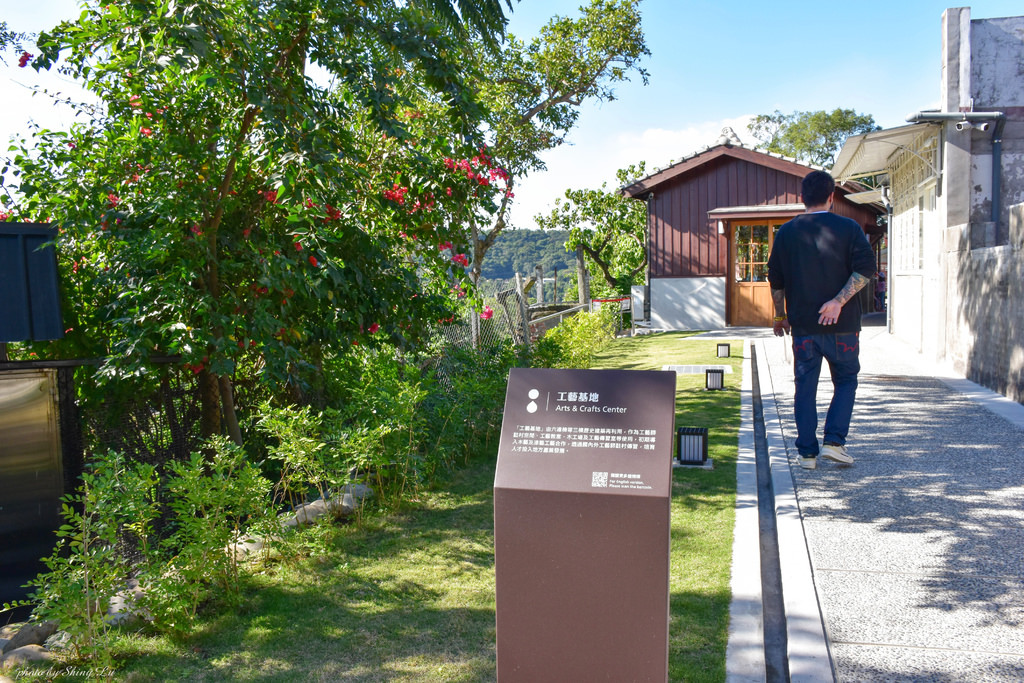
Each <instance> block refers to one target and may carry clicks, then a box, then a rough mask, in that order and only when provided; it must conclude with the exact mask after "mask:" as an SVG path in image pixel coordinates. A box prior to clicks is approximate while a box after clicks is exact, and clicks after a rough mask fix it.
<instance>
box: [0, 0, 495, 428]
mask: <svg viewBox="0 0 1024 683" xmlns="http://www.w3.org/2000/svg"><path fill="white" fill-rule="evenodd" d="M456 9H457V10H458V11H457V12H456ZM460 17H461V20H460ZM503 23H504V17H503V16H502V13H501V3H500V0H479V1H477V2H470V1H469V0H459V1H458V4H457V8H456V5H455V4H454V0H430V2H425V3H408V2H403V1H401V0H366V1H359V2H342V3H338V2H333V3H328V2H322V1H320V0H261V1H258V2H253V1H252V0H196V1H195V2H192V3H188V4H176V3H168V2H165V1H164V0H143V1H139V0H133V1H132V2H127V1H122V2H118V1H115V2H109V3H103V4H102V5H101V4H99V3H97V2H90V3H87V4H86V6H85V8H84V11H83V14H82V15H81V17H80V18H79V19H77V20H75V21H73V22H68V23H65V24H62V25H61V26H59V27H57V28H56V29H55V30H54V31H52V32H50V33H48V34H43V35H42V36H40V39H39V45H38V48H39V55H38V56H35V57H34V59H33V58H32V57H30V58H29V59H28V60H26V63H28V62H31V65H32V66H33V67H34V68H36V69H42V68H50V67H52V66H54V65H57V64H58V60H60V59H61V58H63V59H64V61H63V62H60V68H62V69H63V70H64V71H65V72H66V73H67V74H69V75H71V76H73V77H74V78H76V79H78V80H80V81H81V82H82V84H83V85H84V86H85V87H86V88H87V89H88V90H90V91H91V92H92V93H93V94H94V95H95V96H96V98H97V100H98V104H96V105H81V106H80V107H79V113H80V114H81V117H82V119H83V120H82V121H81V122H79V123H77V124H75V125H74V126H73V127H72V129H71V130H69V131H41V132H40V133H39V134H38V135H37V136H36V137H35V138H34V139H33V140H31V142H28V143H26V142H23V143H22V149H21V151H20V152H19V153H17V154H16V156H15V159H14V160H13V164H12V166H11V169H13V170H11V171H8V172H6V173H5V175H4V178H3V182H4V186H5V189H6V191H7V193H8V195H7V196H6V197H5V198H4V200H5V202H6V203H7V204H8V206H7V210H8V211H10V212H11V213H13V214H14V217H15V218H18V219H22V220H40V219H49V220H51V221H52V222H54V223H56V224H57V225H58V226H59V250H58V251H59V253H60V255H61V258H62V263H61V266H62V268H63V269H64V280H65V282H67V283H68V284H69V290H70V297H71V298H72V300H73V301H72V305H71V306H69V307H67V309H66V310H67V316H68V320H67V322H68V325H69V328H70V329H69V330H68V333H67V335H68V340H67V343H66V344H65V347H66V348H65V353H66V354H68V355H71V354H76V355H77V354H86V355H105V356H109V358H110V359H111V361H110V363H108V365H107V366H106V368H105V370H104V371H105V372H107V373H117V372H125V371H130V372H146V371H147V370H146V368H147V360H148V359H149V358H150V357H152V356H156V355H177V356H180V358H181V362H182V364H183V365H184V367H185V368H186V369H187V370H188V371H191V372H192V373H194V374H195V375H196V376H197V379H198V381H199V386H200V392H201V397H202V405H203V424H202V432H203V434H204V435H211V434H214V433H217V432H220V431H221V430H222V429H223V428H224V427H226V428H227V430H228V431H229V433H231V435H232V436H233V437H234V438H235V440H236V441H240V440H241V433H240V430H239V427H238V422H237V419H236V417H235V409H234V399H233V390H232V381H231V378H232V377H233V376H236V375H237V374H238V373H239V372H243V371H244V372H247V373H250V374H251V375H253V376H259V377H261V378H264V379H267V380H270V381H274V382H277V383H279V385H287V384H294V383H296V382H298V381H299V378H300V377H301V375H302V372H303V371H304V369H305V370H308V369H310V368H315V367H316V365H317V361H318V356H319V357H322V356H323V354H325V353H338V352H343V351H344V349H345V348H346V347H347V346H348V345H350V344H356V343H372V341H373V338H374V336H375V335H384V336H387V337H388V338H390V339H392V340H395V341H398V342H401V341H402V340H408V339H412V338H415V337H416V336H417V335H418V334H420V333H421V332H423V330H424V322H425V321H432V320H435V319H437V318H441V317H444V316H445V315H449V314H450V310H451V305H452V301H453V300H454V296H453V293H452V288H453V286H454V287H455V289H456V290H458V289H459V285H458V282H457V280H458V278H459V276H460V275H461V274H462V270H461V269H460V268H458V267H457V266H458V263H457V262H456V263H453V260H455V259H454V258H453V257H454V254H453V253H451V251H450V250H448V251H446V250H444V249H441V248H439V245H441V244H444V243H450V242H455V243H465V241H466V239H465V235H464V232H463V230H464V228H463V226H464V224H465V222H466V221H465V218H464V216H465V214H466V211H467V210H468V211H473V208H472V207H471V206H470V207H469V208H468V209H467V203H466V200H467V199H469V198H470V197H472V196H473V195H472V194H471V193H469V192H467V190H466V187H465V185H464V184H463V185H452V184H446V183H445V182H444V178H443V177H442V174H439V173H437V171H438V170H439V169H440V168H443V160H444V159H446V158H450V159H460V160H461V159H463V158H470V157H473V156H478V155H479V154H480V152H479V151H478V149H477V144H476V143H475V140H474V135H475V133H476V130H477V128H478V121H479V120H480V118H481V116H482V110H481V109H480V108H479V106H478V105H477V103H476V102H475V101H474V100H473V98H471V97H469V96H468V95H467V92H468V90H467V88H466V87H465V84H464V80H465V69H464V67H463V65H462V64H460V62H459V60H458V59H457V58H456V57H457V55H458V54H460V53H461V45H462V43H463V42H465V41H466V40H467V39H468V38H467V36H471V35H475V36H476V37H477V38H478V39H483V38H487V39H488V40H490V41H492V42H493V40H494V35H495V33H497V32H498V31H499V30H500V28H501V27H502V26H503ZM311 65H315V66H317V67H318V68H319V69H320V70H322V72H323V73H324V74H326V75H325V76H323V77H322V78H321V79H319V82H318V81H314V80H313V79H311V78H310V76H309V73H308V72H309V69H310V66H311ZM328 81H329V83H328V84H326V85H325V84H321V82H328ZM426 105H429V106H430V107H432V112H431V116H432V118H433V119H434V120H435V121H439V120H442V119H443V122H444V123H443V125H440V124H438V125H434V126H427V125H421V121H420V116H419V114H422V111H423V108H424V106H426ZM422 118H424V119H426V118H427V117H425V116H424V117H422ZM470 150H472V151H470ZM15 177H16V179H15ZM421 179H422V182H417V181H419V180H421ZM12 184H13V187H12ZM474 189H475V188H474ZM449 190H450V191H449ZM222 415H223V416H224V424H222V421H221V416H222Z"/></svg>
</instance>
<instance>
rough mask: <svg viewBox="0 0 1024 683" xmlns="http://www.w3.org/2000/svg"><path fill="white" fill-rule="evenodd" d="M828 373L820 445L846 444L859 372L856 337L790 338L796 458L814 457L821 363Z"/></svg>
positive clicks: (841, 335)
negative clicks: (828, 399) (824, 362)
mask: <svg viewBox="0 0 1024 683" xmlns="http://www.w3.org/2000/svg"><path fill="white" fill-rule="evenodd" d="M822 358H824V359H825V360H827V361H828V367H829V369H830V370H831V371H832V402H831V403H830V404H829V407H828V414H827V415H826V416H825V439H824V443H835V444H839V445H841V446H842V445H844V444H846V434H847V432H849V431H850V418H851V417H852V416H853V402H854V399H856V397H857V374H858V373H859V372H860V334H859V333H857V332H850V333H848V334H812V335H809V336H796V335H794V336H793V374H794V380H795V383H796V390H795V393H794V394H793V410H794V413H795V417H796V433H797V437H796V449H797V451H798V452H799V453H800V455H803V456H808V455H817V454H818V436H817V432H818V406H817V404H816V402H815V398H816V397H817V394H818V378H819V377H820V376H821V359H822Z"/></svg>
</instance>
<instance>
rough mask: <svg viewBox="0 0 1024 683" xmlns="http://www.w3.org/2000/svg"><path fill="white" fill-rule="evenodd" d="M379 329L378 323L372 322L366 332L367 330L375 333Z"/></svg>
mask: <svg viewBox="0 0 1024 683" xmlns="http://www.w3.org/2000/svg"><path fill="white" fill-rule="evenodd" d="M379 329H380V325H378V324H377V323H374V324H372V325H370V327H369V329H368V330H367V332H369V333H370V334H377V330H379Z"/></svg>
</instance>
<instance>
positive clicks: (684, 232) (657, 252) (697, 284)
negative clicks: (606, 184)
mask: <svg viewBox="0 0 1024 683" xmlns="http://www.w3.org/2000/svg"><path fill="white" fill-rule="evenodd" d="M812 170H815V169H814V167H811V166H807V165H804V164H801V163H798V162H796V161H794V160H792V159H788V158H785V157H782V156H780V155H777V154H770V153H767V152H761V151H757V150H754V149H751V148H749V147H745V146H744V145H743V144H742V143H741V142H740V140H739V139H738V138H737V137H736V135H735V133H733V131H732V130H731V129H728V128H727V129H725V130H724V131H723V132H722V136H721V138H719V141H718V144H716V145H715V146H713V147H709V148H707V149H705V150H703V151H701V152H698V153H696V154H693V155H691V156H688V157H686V158H684V159H682V160H680V161H678V162H676V163H673V164H672V165H670V166H668V167H667V168H663V169H661V170H659V171H657V172H655V173H653V174H652V175H649V176H647V177H646V178H642V179H640V180H637V181H635V182H634V183H632V184H630V185H627V186H626V187H624V188H622V192H623V193H624V194H625V195H626V196H628V197H632V198H634V199H638V200H643V201H646V202H647V227H648V237H647V248H648V250H649V265H648V281H647V285H646V287H645V292H644V308H645V311H647V312H648V315H647V316H645V317H647V319H648V320H650V323H651V326H652V327H654V328H660V329H677V330H678V329H716V328H722V327H725V326H727V325H735V326H771V320H772V315H773V310H772V304H771V294H770V291H769V288H768V281H767V261H768V254H769V253H770V251H771V247H772V241H773V239H774V237H775V232H776V231H777V230H778V228H779V226H780V225H782V224H783V223H785V222H786V221H787V220H789V219H790V218H792V217H793V216H796V215H797V214H799V213H803V211H804V205H803V204H802V203H801V202H800V181H801V180H802V179H803V178H804V176H806V175H807V174H808V173H810V172H811V171H812ZM862 189H864V188H863V187H862V186H859V185H856V184H852V185H846V186H843V187H841V188H839V189H838V191H837V199H836V203H835V206H834V208H833V211H835V213H837V214H839V215H842V216H847V217H849V218H852V219H854V220H856V221H857V222H858V223H859V224H860V225H862V226H864V229H865V232H867V233H869V237H871V238H872V242H879V241H880V240H879V239H878V238H879V237H880V236H881V235H884V233H885V227H884V225H883V226H882V227H879V225H878V224H879V222H880V221H879V220H878V216H879V215H883V214H884V210H883V209H882V208H881V206H880V205H875V204H859V203H856V201H854V200H855V199H857V198H858V197H857V195H854V196H853V199H851V198H850V195H851V193H854V192H857V191H858V190H862ZM869 310H870V309H869Z"/></svg>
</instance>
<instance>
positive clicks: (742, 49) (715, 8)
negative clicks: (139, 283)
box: [0, 0, 1024, 227]
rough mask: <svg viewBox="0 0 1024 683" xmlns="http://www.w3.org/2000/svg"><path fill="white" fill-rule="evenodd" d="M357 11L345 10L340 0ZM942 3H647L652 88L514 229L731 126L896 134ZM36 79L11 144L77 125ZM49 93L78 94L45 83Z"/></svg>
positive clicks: (918, 105)
mask: <svg viewBox="0 0 1024 683" xmlns="http://www.w3.org/2000/svg"><path fill="white" fill-rule="evenodd" d="M342 1H345V0H342ZM583 2H584V0H522V1H521V2H517V3H515V4H514V11H513V13H512V20H511V23H510V26H509V32H510V33H513V34H514V35H516V36H517V37H519V38H523V39H526V38H529V37H531V36H533V35H535V34H536V33H537V32H538V31H539V29H540V28H541V27H542V26H543V25H544V24H545V23H547V21H549V20H550V18H551V17H552V16H554V15H556V14H557V15H562V16H575V15H576V14H577V13H578V7H579V6H580V5H581V4H583ZM3 4H4V5H5V7H4V11H3V14H2V18H3V20H4V21H6V22H7V23H8V25H9V27H10V28H12V29H14V30H20V31H32V32H37V31H39V30H43V29H46V28H49V27H51V26H53V25H54V24H56V23H57V22H58V21H60V20H61V19H64V18H68V17H73V16H75V15H76V14H77V12H78V6H79V5H78V1H77V0H36V1H35V2H13V1H12V0H4V2H3ZM950 6H954V5H952V4H950V3H948V2H941V1H937V0H885V1H882V0H861V1H860V2H857V3H833V2H798V1H796V0H774V1H772V2H768V1H765V0H643V2H642V4H641V12H642V16H643V26H644V31H645V34H646V37H647V45H648V47H649V48H650V50H651V53H652V55H651V57H650V58H649V59H648V60H647V61H646V63H645V68H646V69H647V70H648V71H649V72H650V84H649V85H648V86H646V87H644V86H643V85H642V83H641V82H640V81H639V79H634V81H633V82H631V83H627V84H625V85H623V86H621V87H619V88H618V89H617V92H616V96H617V99H616V100H615V101H613V102H607V103H604V104H601V105H586V106H585V107H584V109H583V112H582V115H581V117H580V120H579V123H578V126H577V127H576V129H574V131H573V132H572V133H571V134H570V136H569V140H570V144H569V145H566V146H563V147H561V148H559V149H557V150H553V151H551V152H549V153H548V154H547V155H546V156H545V161H546V163H547V165H548V170H547V171H546V172H543V173H536V174H534V175H532V176H530V177H529V178H527V179H525V180H524V181H523V182H521V183H520V184H519V186H518V187H517V189H516V203H517V206H516V207H515V208H514V209H513V214H512V223H513V225H516V226H518V227H532V226H533V220H532V217H533V216H534V215H535V214H537V213H541V212H547V211H548V210H549V207H550V206H551V205H552V203H553V202H554V199H555V198H556V197H559V196H561V195H562V194H563V193H564V191H565V189H567V188H584V187H599V186H600V185H601V183H602V182H607V183H608V184H609V186H613V185H614V184H615V171H616V169H618V168H623V167H625V166H628V165H629V164H633V163H637V162H639V161H642V160H643V161H646V162H647V165H648V169H649V170H651V169H653V168H655V167H660V166H666V165H668V164H669V163H670V162H671V161H673V160H675V159H679V158H681V157H683V156H686V155H688V154H691V153H693V152H695V151H697V150H698V149H700V148H702V147H705V146H707V145H710V144H713V143H714V141H715V140H716V139H717V137H718V135H719V134H720V132H721V130H722V128H723V127H724V126H726V125H728V126H732V127H733V128H734V129H735V131H736V133H737V134H738V135H739V136H740V138H741V139H742V140H744V142H748V143H750V142H753V141H752V139H751V137H750V135H749V133H748V132H747V130H746V123H747V121H749V119H750V118H751V117H752V116H754V115H756V114H761V113H770V112H773V111H775V110H776V109H778V110H781V111H782V112H785V113H791V112H793V111H810V110H818V109H826V110H831V109H835V108H836V107H843V108H847V109H855V110H857V111H858V112H860V113H865V114H871V115H873V116H874V117H875V120H876V121H877V122H878V123H879V124H880V125H882V126H883V127H887V128H888V127H892V126H898V125H901V124H903V123H904V119H905V117H906V116H907V115H908V114H911V113H913V112H916V111H920V110H922V109H928V108H933V107H936V106H937V105H938V98H939V79H940V73H939V67H940V50H941V45H942V43H941V26H942V23H941V22H942V12H943V10H944V9H946V7H950ZM970 7H971V17H972V18H975V19H978V18H991V17H1002V16H1014V15H1019V14H1024V6H1022V4H1021V2H1020V0H1013V1H1012V2H1011V1H1009V0H978V1H977V2H974V3H973V4H971V5H970ZM36 82H37V76H36V74H35V72H34V71H32V70H30V69H24V70H22V69H18V67H17V59H16V58H15V59H12V58H11V57H10V56H7V65H6V66H4V65H0V92H2V93H3V106H2V107H0V141H2V142H4V143H6V141H7V139H8V138H9V136H10V135H11V134H15V133H20V132H22V131H23V130H25V123H26V121H27V120H28V118H29V117H30V116H31V117H34V118H35V119H36V120H38V121H39V122H41V123H43V124H44V125H46V126H49V127H64V126H67V125H69V124H70V116H69V115H68V114H67V113H66V112H62V111H61V110H60V109H59V108H55V107H53V106H51V105H50V103H49V102H47V101H46V100H44V99H40V98H39V97H38V96H37V97H36V98H35V99H32V98H31V97H30V91H29V90H28V89H27V88H26V87H25V86H26V85H32V84H33V83H36ZM38 82H39V83H40V84H42V85H44V86H46V87H49V88H51V89H54V88H55V89H58V90H62V91H65V92H73V84H69V83H67V82H61V81H60V80H59V79H57V77H56V76H55V75H52V74H51V75H47V76H45V77H43V79H42V80H39V81H38Z"/></svg>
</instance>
